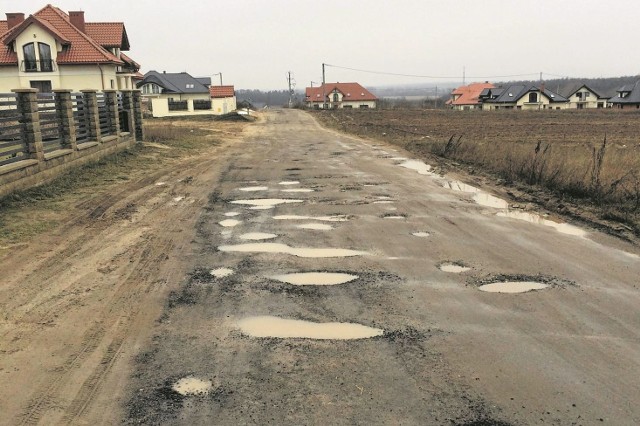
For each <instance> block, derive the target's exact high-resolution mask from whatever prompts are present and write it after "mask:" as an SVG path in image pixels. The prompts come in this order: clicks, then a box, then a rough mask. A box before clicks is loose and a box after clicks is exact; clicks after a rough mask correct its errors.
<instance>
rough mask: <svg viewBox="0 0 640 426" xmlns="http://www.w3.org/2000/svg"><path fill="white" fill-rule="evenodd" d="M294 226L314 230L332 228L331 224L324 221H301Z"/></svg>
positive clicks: (328, 229)
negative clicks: (301, 222)
mask: <svg viewBox="0 0 640 426" xmlns="http://www.w3.org/2000/svg"><path fill="white" fill-rule="evenodd" d="M296 228H300V229H312V230H314V231H330V230H332V229H333V226H331V225H327V224H326V223H303V224H301V225H296Z"/></svg>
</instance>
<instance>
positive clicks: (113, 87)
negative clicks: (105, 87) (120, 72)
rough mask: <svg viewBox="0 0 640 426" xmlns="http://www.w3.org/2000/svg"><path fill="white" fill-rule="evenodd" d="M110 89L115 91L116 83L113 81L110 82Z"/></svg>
mask: <svg viewBox="0 0 640 426" xmlns="http://www.w3.org/2000/svg"><path fill="white" fill-rule="evenodd" d="M111 88H112V89H115V88H116V81H115V80H113V79H112V80H111Z"/></svg>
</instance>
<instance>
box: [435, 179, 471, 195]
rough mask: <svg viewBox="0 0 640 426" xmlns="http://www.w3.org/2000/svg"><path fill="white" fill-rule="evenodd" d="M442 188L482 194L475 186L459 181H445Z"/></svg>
mask: <svg viewBox="0 0 640 426" xmlns="http://www.w3.org/2000/svg"><path fill="white" fill-rule="evenodd" d="M442 187H443V188H447V189H452V190H454V191H459V192H469V193H475V192H480V190H479V189H478V188H476V187H475V186H471V185H467V184H466V183H464V182H460V181H459V180H448V181H445V182H443V183H442Z"/></svg>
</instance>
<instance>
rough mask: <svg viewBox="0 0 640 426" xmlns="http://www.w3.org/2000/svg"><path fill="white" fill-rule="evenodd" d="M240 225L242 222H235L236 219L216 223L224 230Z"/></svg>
mask: <svg viewBox="0 0 640 426" xmlns="http://www.w3.org/2000/svg"><path fill="white" fill-rule="evenodd" d="M240 223H242V221H241V220H236V219H225V220H223V221H220V222H218V224H219V225H221V226H224V227H225V228H232V227H234V226H236V225H238V224H240Z"/></svg>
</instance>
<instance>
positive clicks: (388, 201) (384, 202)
mask: <svg viewBox="0 0 640 426" xmlns="http://www.w3.org/2000/svg"><path fill="white" fill-rule="evenodd" d="M393 203H395V201H392V200H378V201H374V202H373V204H393Z"/></svg>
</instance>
